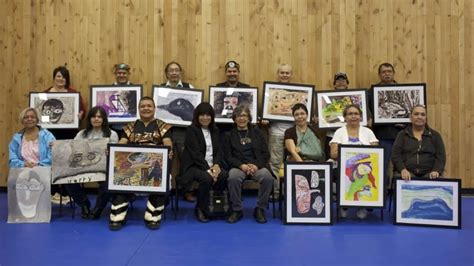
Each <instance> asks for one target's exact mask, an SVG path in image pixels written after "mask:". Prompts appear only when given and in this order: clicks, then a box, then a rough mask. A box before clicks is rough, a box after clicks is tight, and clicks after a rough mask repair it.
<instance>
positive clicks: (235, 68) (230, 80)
mask: <svg viewBox="0 0 474 266" xmlns="http://www.w3.org/2000/svg"><path fill="white" fill-rule="evenodd" d="M225 75H226V80H225V81H224V82H222V83H218V84H216V87H234V88H249V87H250V85H248V84H245V83H242V82H240V81H239V79H240V65H239V64H238V63H237V62H235V61H234V60H231V61H229V62H227V63H226V64H225Z"/></svg>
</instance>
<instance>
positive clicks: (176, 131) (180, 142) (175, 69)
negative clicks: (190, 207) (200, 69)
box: [161, 61, 196, 202]
mask: <svg viewBox="0 0 474 266" xmlns="http://www.w3.org/2000/svg"><path fill="white" fill-rule="evenodd" d="M182 74H183V68H182V67H181V65H180V64H179V63H178V62H175V61H171V62H169V63H168V64H167V65H166V66H165V75H166V79H167V80H166V82H165V83H162V84H161V86H164V87H170V88H183V89H193V88H194V86H193V85H191V84H190V83H187V82H183V81H182V80H181V79H182ZM171 138H172V139H173V146H174V149H175V152H176V155H177V156H178V160H179V161H180V162H181V159H182V157H181V154H182V152H183V150H184V141H185V138H186V127H173V129H172V131H171ZM174 166H176V164H175V165H174ZM174 166H173V167H174ZM191 181H192V180H191ZM176 183H177V184H176V185H177V186H178V187H179V190H180V191H182V192H183V199H184V200H185V201H187V202H195V201H196V198H195V197H194V195H193V182H183V181H182V180H181V175H177V176H176Z"/></svg>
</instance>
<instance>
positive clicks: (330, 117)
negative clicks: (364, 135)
mask: <svg viewBox="0 0 474 266" xmlns="http://www.w3.org/2000/svg"><path fill="white" fill-rule="evenodd" d="M366 93H367V91H366V90H365V89H351V90H331V91H317V92H316V102H317V108H318V126H319V128H327V129H337V128H340V127H342V126H344V125H345V124H346V122H345V121H344V116H343V115H342V113H343V111H344V109H345V108H346V106H348V105H351V104H355V105H358V106H359V107H360V109H361V110H362V117H361V121H360V124H361V125H363V126H367V96H366Z"/></svg>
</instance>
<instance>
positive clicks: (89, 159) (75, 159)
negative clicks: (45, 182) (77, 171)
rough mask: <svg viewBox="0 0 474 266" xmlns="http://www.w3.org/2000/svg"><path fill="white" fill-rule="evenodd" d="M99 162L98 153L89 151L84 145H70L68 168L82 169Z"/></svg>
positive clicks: (88, 147) (87, 146) (89, 148)
mask: <svg viewBox="0 0 474 266" xmlns="http://www.w3.org/2000/svg"><path fill="white" fill-rule="evenodd" d="M100 160H101V155H100V154H99V152H97V151H95V150H93V149H91V147H90V146H89V145H88V144H87V143H86V145H84V143H77V142H76V143H72V152H71V155H69V167H71V168H84V167H88V166H92V165H95V164H97V163H99V162H100Z"/></svg>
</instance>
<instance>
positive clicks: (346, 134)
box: [329, 104, 379, 219]
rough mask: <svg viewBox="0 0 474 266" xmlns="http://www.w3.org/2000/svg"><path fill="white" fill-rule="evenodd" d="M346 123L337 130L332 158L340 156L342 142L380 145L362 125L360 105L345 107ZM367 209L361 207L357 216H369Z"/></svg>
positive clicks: (345, 211) (344, 212)
mask: <svg viewBox="0 0 474 266" xmlns="http://www.w3.org/2000/svg"><path fill="white" fill-rule="evenodd" d="M342 115H343V116H344V120H345V121H346V125H345V126H343V127H341V128H339V129H338V130H336V132H335V133H334V137H333V138H332V140H331V142H330V143H329V144H330V145H331V159H333V160H337V158H338V157H339V155H338V149H339V145H340V144H351V145H378V144H379V141H378V139H377V138H376V137H375V135H374V132H372V130H370V129H369V128H367V127H364V126H361V125H360V120H361V117H362V110H361V109H360V107H359V106H358V105H355V104H351V105H348V106H346V108H344V111H343V112H342ZM367 214H368V212H367V210H366V209H359V210H358V211H357V217H359V218H360V219H365V217H367ZM341 217H343V218H344V217H347V208H343V209H342V210H341Z"/></svg>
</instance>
